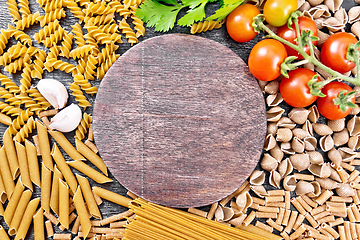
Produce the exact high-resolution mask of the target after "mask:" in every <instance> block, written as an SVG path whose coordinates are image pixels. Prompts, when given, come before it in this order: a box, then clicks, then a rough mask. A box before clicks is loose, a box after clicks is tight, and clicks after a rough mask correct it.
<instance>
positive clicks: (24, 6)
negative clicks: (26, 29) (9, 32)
mask: <svg viewBox="0 0 360 240" xmlns="http://www.w3.org/2000/svg"><path fill="white" fill-rule="evenodd" d="M18 1H19V7H20V10H19V12H21V14H22V17H23V18H24V17H26V16H28V15H30V14H31V11H30V8H29V1H28V0H18Z"/></svg>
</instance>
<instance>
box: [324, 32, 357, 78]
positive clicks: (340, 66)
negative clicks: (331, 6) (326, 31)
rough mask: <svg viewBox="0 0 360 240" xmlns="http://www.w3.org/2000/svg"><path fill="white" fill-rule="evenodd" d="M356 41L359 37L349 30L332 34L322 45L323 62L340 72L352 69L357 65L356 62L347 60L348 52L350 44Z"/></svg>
mask: <svg viewBox="0 0 360 240" xmlns="http://www.w3.org/2000/svg"><path fill="white" fill-rule="evenodd" d="M356 42H357V39H356V38H355V37H354V36H353V35H351V34H350V33H347V32H339V33H335V34H333V35H331V36H330V37H329V38H328V39H327V40H326V41H325V42H324V44H323V46H322V47H321V53H320V58H321V62H322V63H323V64H325V65H326V66H328V67H329V68H331V69H333V70H335V71H338V72H340V73H346V72H348V71H350V70H351V69H353V68H354V67H355V63H353V62H351V61H349V60H347V58H346V53H347V49H348V47H349V45H350V44H355V43H356Z"/></svg>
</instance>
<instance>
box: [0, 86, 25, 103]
mask: <svg viewBox="0 0 360 240" xmlns="http://www.w3.org/2000/svg"><path fill="white" fill-rule="evenodd" d="M0 98H2V99H4V100H5V102H7V103H9V104H10V105H11V106H15V107H19V106H20V104H21V100H19V99H18V98H17V97H15V95H14V94H12V93H10V92H9V91H8V90H6V89H5V88H3V87H0Z"/></svg>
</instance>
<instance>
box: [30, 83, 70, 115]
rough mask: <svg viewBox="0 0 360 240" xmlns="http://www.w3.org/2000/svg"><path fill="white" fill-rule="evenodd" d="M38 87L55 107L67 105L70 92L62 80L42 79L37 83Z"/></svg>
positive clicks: (59, 107)
mask: <svg viewBox="0 0 360 240" xmlns="http://www.w3.org/2000/svg"><path fill="white" fill-rule="evenodd" d="M37 89H38V90H39V92H40V93H41V95H43V97H44V98H45V99H46V100H47V101H48V102H49V103H50V104H51V105H52V106H53V107H54V108H55V109H61V108H63V107H65V105H66V103H67V100H68V98H69V94H68V92H67V90H66V88H65V86H64V85H63V84H62V83H61V82H59V81H57V80H55V79H50V78H49V79H41V80H40V81H39V82H38V84H37Z"/></svg>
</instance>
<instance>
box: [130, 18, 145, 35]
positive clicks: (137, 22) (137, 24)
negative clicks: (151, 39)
mask: <svg viewBox="0 0 360 240" xmlns="http://www.w3.org/2000/svg"><path fill="white" fill-rule="evenodd" d="M131 18H132V19H133V22H132V23H133V24H134V29H135V30H136V34H135V36H136V37H137V38H139V37H140V36H144V34H145V27H144V23H143V21H142V20H141V19H140V18H138V17H137V16H135V15H131Z"/></svg>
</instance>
